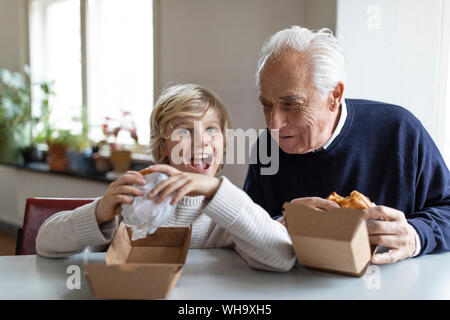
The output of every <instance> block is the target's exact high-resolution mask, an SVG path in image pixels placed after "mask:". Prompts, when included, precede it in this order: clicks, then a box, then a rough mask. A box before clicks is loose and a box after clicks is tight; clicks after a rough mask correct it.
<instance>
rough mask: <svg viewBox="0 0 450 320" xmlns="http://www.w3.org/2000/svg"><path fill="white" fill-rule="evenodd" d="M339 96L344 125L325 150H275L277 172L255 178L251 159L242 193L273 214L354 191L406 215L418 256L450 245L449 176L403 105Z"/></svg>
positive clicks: (256, 166) (257, 171)
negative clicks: (304, 200) (305, 200)
mask: <svg viewBox="0 0 450 320" xmlns="http://www.w3.org/2000/svg"><path fill="white" fill-rule="evenodd" d="M345 101H346V104H347V111H348V116H347V119H346V121H345V124H344V127H343V128H342V130H341V132H340V134H339V135H338V136H337V137H336V138H335V140H334V141H333V142H332V143H331V144H330V145H329V146H328V148H327V149H326V150H322V151H318V152H310V153H307V154H287V153H285V152H283V151H282V150H281V149H279V156H280V159H279V161H280V166H279V170H278V173H277V174H275V175H261V174H260V168H261V167H264V166H265V165H262V164H261V163H260V162H259V160H258V163H257V164H250V166H249V170H248V173H247V177H246V180H245V184H244V190H245V191H246V192H247V194H248V195H249V196H250V197H251V198H252V199H253V201H254V202H256V203H257V204H259V205H260V206H261V207H263V208H264V209H266V211H268V212H269V214H270V215H271V216H272V217H274V216H277V215H280V214H281V213H282V205H283V203H284V202H289V201H291V200H292V199H295V198H301V197H313V196H314V197H323V198H325V197H327V196H328V195H329V194H330V193H331V192H333V191H336V192H337V193H338V194H340V195H344V196H346V195H349V194H350V192H351V191H352V190H358V191H359V192H361V193H363V194H365V195H367V196H368V197H369V198H370V199H371V200H372V201H373V202H375V203H376V204H377V205H385V206H389V207H392V208H396V209H398V210H401V211H402V212H404V213H405V215H406V218H407V220H408V222H409V223H410V224H411V225H412V226H413V227H414V228H415V229H416V231H417V233H418V235H419V237H420V241H421V251H420V254H419V255H423V254H427V253H431V252H442V251H448V250H450V174H449V171H448V168H447V167H446V165H445V162H444V160H443V158H442V156H441V154H440V153H439V150H438V149H437V147H436V145H435V144H434V142H433V141H432V139H431V137H430V136H429V135H428V133H427V132H426V130H425V128H424V127H423V126H422V124H421V123H420V121H419V120H418V119H417V118H416V117H414V116H413V115H412V114H411V113H410V112H409V111H407V110H406V109H404V108H402V107H399V106H393V105H389V104H385V103H380V102H375V101H368V100H354V99H346V100H345ZM267 140H268V141H269V142H268V143H270V139H267ZM267 148H268V150H270V147H269V146H268V147H267ZM258 154H259V153H258ZM269 166H270V165H267V166H266V167H269Z"/></svg>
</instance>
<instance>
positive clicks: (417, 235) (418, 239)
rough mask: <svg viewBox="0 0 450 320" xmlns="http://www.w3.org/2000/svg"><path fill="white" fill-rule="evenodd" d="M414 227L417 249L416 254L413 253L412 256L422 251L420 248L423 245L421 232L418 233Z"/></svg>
mask: <svg viewBox="0 0 450 320" xmlns="http://www.w3.org/2000/svg"><path fill="white" fill-rule="evenodd" d="M413 229H414V236H415V237H416V250H415V251H414V254H413V255H412V257H415V256H417V255H418V254H419V253H420V249H422V246H421V244H420V238H419V234H418V233H417V231H416V229H415V228H413Z"/></svg>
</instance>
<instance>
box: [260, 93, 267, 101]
mask: <svg viewBox="0 0 450 320" xmlns="http://www.w3.org/2000/svg"><path fill="white" fill-rule="evenodd" d="M259 100H260V101H267V102H268V100H267V99H266V98H264V97H263V96H261V95H260V96H259Z"/></svg>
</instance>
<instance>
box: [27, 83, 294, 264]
mask: <svg viewBox="0 0 450 320" xmlns="http://www.w3.org/2000/svg"><path fill="white" fill-rule="evenodd" d="M230 123H231V121H230V117H229V115H228V113H227V111H226V109H225V107H224V106H223V104H222V102H221V101H220V99H219V98H218V97H217V95H216V94H215V93H214V92H212V91H211V90H209V89H207V88H205V87H202V86H199V85H194V84H186V85H176V86H172V87H170V88H168V89H167V90H165V91H164V92H163V94H162V95H161V96H160V98H159V99H158V101H157V103H156V105H155V108H154V109H153V112H152V115H151V138H150V149H151V154H152V156H153V158H154V160H155V162H156V163H157V164H156V165H154V166H152V167H151V171H154V172H164V173H166V174H168V175H169V178H168V179H166V180H165V181H163V182H162V183H160V184H159V185H157V186H156V187H155V188H154V189H153V191H152V192H151V193H150V194H149V197H150V198H153V197H155V199H157V201H158V202H160V201H162V200H163V199H164V198H165V197H167V196H168V195H169V194H172V193H175V196H174V198H173V200H172V204H174V205H176V210H175V213H174V215H173V216H172V217H171V218H170V219H169V220H168V221H167V222H166V223H165V224H164V226H185V225H190V224H192V226H193V232H192V238H191V246H190V247H191V248H217V247H234V248H235V250H236V251H237V252H238V253H239V254H240V256H241V257H242V258H243V259H244V260H245V261H246V262H247V263H248V264H249V265H250V266H251V267H254V268H258V269H264V270H272V271H288V270H290V269H291V267H292V266H293V265H294V263H295V255H294V252H293V249H292V245H291V240H290V238H289V235H288V233H287V230H286V229H285V227H284V226H283V225H282V224H280V223H279V222H277V221H274V220H272V219H271V218H270V216H269V215H268V214H267V212H266V211H265V210H264V209H262V208H261V207H260V206H258V205H257V204H255V203H254V202H253V201H252V200H251V199H250V198H249V197H248V196H247V194H246V193H245V192H244V191H242V190H241V189H240V188H238V187H236V186H235V185H233V184H232V183H231V182H230V181H229V180H228V179H227V178H226V177H224V176H221V177H217V174H218V172H220V169H221V167H222V164H221V163H222V161H221V160H222V157H223V155H224V150H225V144H226V141H225V136H226V135H225V130H226V129H227V128H229V126H230ZM133 184H141V185H142V184H145V181H144V179H143V176H142V175H141V174H140V173H139V172H136V171H128V172H126V173H125V174H124V175H122V176H121V177H120V178H119V179H117V180H116V181H114V182H112V183H111V184H110V185H109V187H108V189H107V190H106V192H105V194H104V195H103V197H100V198H97V199H95V201H94V202H92V203H90V204H87V205H85V206H82V207H80V208H77V209H75V210H72V211H63V212H59V213H57V214H55V215H53V216H51V217H50V218H49V219H48V220H47V221H45V223H44V224H43V225H42V226H41V228H40V230H39V234H38V236H37V239H36V251H37V252H38V254H40V255H42V256H46V257H61V256H67V255H71V254H75V253H79V252H81V251H83V250H84V249H85V248H86V247H89V249H90V250H91V251H100V250H103V249H105V247H106V246H107V245H108V244H109V243H110V242H111V240H112V237H113V235H114V233H115V231H116V230H117V228H118V226H119V223H120V221H121V216H120V213H121V205H122V203H131V202H132V201H133V196H142V195H143V192H142V191H141V190H140V189H139V188H137V187H135V186H133ZM156 196H158V197H157V198H156Z"/></svg>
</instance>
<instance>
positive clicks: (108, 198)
mask: <svg viewBox="0 0 450 320" xmlns="http://www.w3.org/2000/svg"><path fill="white" fill-rule="evenodd" d="M145 183H146V182H145V180H144V177H143V176H142V174H140V173H139V172H137V171H127V172H126V173H124V174H123V175H122V176H120V178H118V179H117V180H116V181H114V182H112V183H111V184H110V185H109V186H108V189H106V192H105V194H104V195H103V197H102V198H101V199H100V201H99V203H98V205H97V210H96V211H95V217H96V218H97V223H98V224H102V223H104V222H107V221H109V220H111V219H113V218H114V217H115V216H116V215H118V214H120V213H121V211H122V208H121V205H122V203H128V204H130V203H132V202H133V197H132V196H142V195H143V194H144V191H142V190H141V189H139V188H136V187H133V186H132V184H139V185H145Z"/></svg>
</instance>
